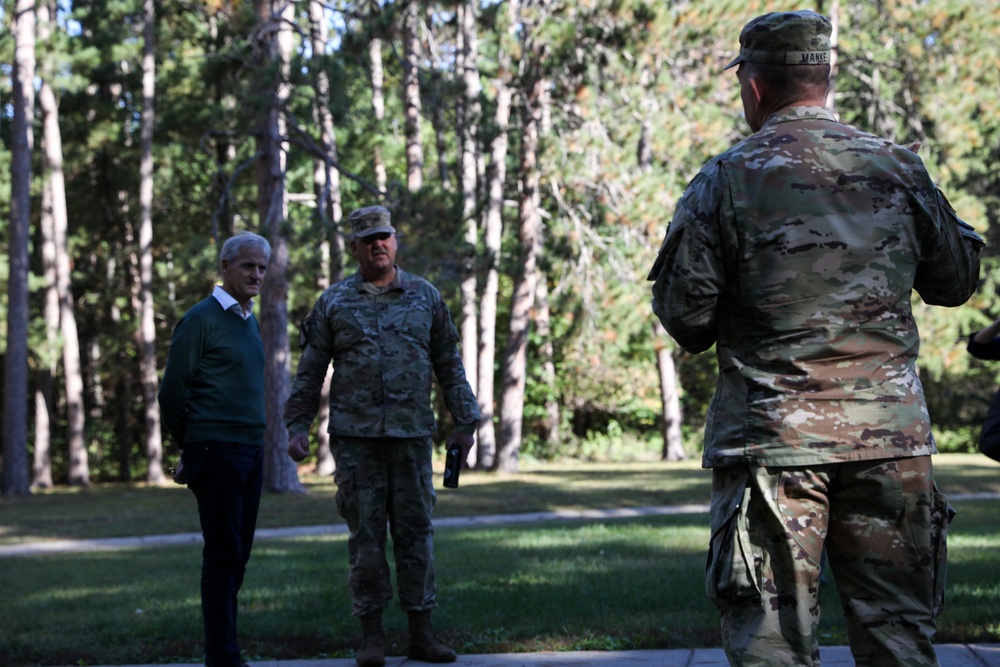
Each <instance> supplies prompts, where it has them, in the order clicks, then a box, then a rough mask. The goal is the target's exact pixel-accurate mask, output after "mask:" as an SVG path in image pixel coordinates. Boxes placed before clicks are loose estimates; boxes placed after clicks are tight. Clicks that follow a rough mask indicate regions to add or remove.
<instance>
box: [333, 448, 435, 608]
mask: <svg viewBox="0 0 1000 667" xmlns="http://www.w3.org/2000/svg"><path fill="white" fill-rule="evenodd" d="M330 449H331V451H332V453H333V457H334V461H335V462H336V471H335V473H334V481H335V482H336V483H337V511H338V512H339V513H340V516H341V517H343V518H344V520H345V521H346V522H347V527H348V530H349V532H350V535H349V537H348V540H347V548H348V553H349V556H350V571H349V575H348V580H349V585H350V589H351V599H352V600H353V609H352V613H353V614H354V615H355V616H360V615H362V614H366V613H368V612H370V611H375V610H379V609H383V608H384V607H386V606H387V605H388V604H389V602H391V601H392V582H391V580H390V573H389V564H388V561H387V560H386V524H388V526H389V530H390V531H391V534H392V546H393V553H394V555H395V564H396V584H397V586H398V588H399V601H400V605H401V606H402V607H403V609H405V610H407V611H421V610H426V609H433V608H434V607H435V606H437V603H436V602H435V596H436V594H437V589H436V585H435V577H434V553H433V552H434V528H433V526H432V525H431V511H432V510H433V508H434V502H435V500H436V499H437V496H436V494H435V493H434V480H433V472H432V469H431V441H430V438H416V439H401V438H387V439H377V438H343V437H338V436H334V435H331V437H330Z"/></svg>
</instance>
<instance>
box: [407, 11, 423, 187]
mask: <svg viewBox="0 0 1000 667" xmlns="http://www.w3.org/2000/svg"><path fill="white" fill-rule="evenodd" d="M420 26H421V21H420V1H419V0H407V2H406V6H405V7H404V8H403V104H404V107H405V114H406V118H405V127H404V129H405V133H406V189H407V190H409V191H410V192H416V191H417V190H419V189H420V188H422V187H424V173H423V169H424V145H423V141H422V140H421V137H420V108H421V102H420Z"/></svg>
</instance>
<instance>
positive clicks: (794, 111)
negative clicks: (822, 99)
mask: <svg viewBox="0 0 1000 667" xmlns="http://www.w3.org/2000/svg"><path fill="white" fill-rule="evenodd" d="M805 119H813V120H831V121H834V122H836V121H837V117H836V116H835V115H834V114H833V112H832V111H830V110H829V109H827V108H826V107H786V108H784V109H781V110H780V111H776V112H775V113H773V114H771V115H770V116H768V117H767V120H766V121H764V125H763V127H761V128H760V129H762V130H763V129H764V128H767V127H770V126H771V125H776V124H778V123H788V122H791V121H794V120H805Z"/></svg>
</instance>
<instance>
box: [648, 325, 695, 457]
mask: <svg viewBox="0 0 1000 667" xmlns="http://www.w3.org/2000/svg"><path fill="white" fill-rule="evenodd" d="M666 340H667V330H666V329H664V328H663V325H662V324H660V323H659V322H658V321H657V322H654V324H653V341H654V344H655V345H656V367H657V369H658V370H659V372H660V400H661V402H662V410H663V453H662V456H661V458H662V459H663V460H664V461H683V460H684V459H686V458H687V453H686V452H685V451H684V444H683V442H682V441H681V400H680V392H679V390H678V388H679V387H680V383H679V382H678V381H677V368H676V367H675V366H674V357H673V354H672V353H671V350H670V346H669V345H668V344H667V343H666Z"/></svg>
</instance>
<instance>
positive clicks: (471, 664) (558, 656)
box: [131, 644, 1000, 667]
mask: <svg viewBox="0 0 1000 667" xmlns="http://www.w3.org/2000/svg"><path fill="white" fill-rule="evenodd" d="M936 648H937V654H938V660H939V661H940V662H941V667H1000V646H998V645H995V644H990V645H986V644H975V645H963V644H942V645H940V646H937V647H936ZM820 660H821V661H822V663H823V667H853V665H854V660H853V659H852V658H851V652H850V651H849V650H848V649H847V647H845V646H825V647H823V648H821V649H820ZM251 664H252V665H253V667H357V664H358V663H356V662H355V661H354V659H353V658H341V659H337V660H281V661H277V660H264V661H259V660H256V661H253V662H252V663H251ZM385 664H386V666H387V667H403V666H404V665H405V666H406V667H420V666H422V665H426V664H427V663H426V662H419V661H416V660H407V659H406V658H398V657H397V658H388V659H386V661H385ZM452 664H454V665H457V666H458V667H695V666H697V667H728V665H729V663H728V662H726V656H725V654H724V653H723V652H722V649H721V648H699V649H674V650H669V651H576V652H573V653H506V654H499V655H460V656H459V657H458V661H457V662H454V663H452ZM131 667H140V666H137V665H133V666H131ZM142 667H154V666H152V665H149V666H142ZM170 667H201V665H200V664H197V663H188V664H184V665H171V666H170ZM776 667H778V666H776Z"/></svg>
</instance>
